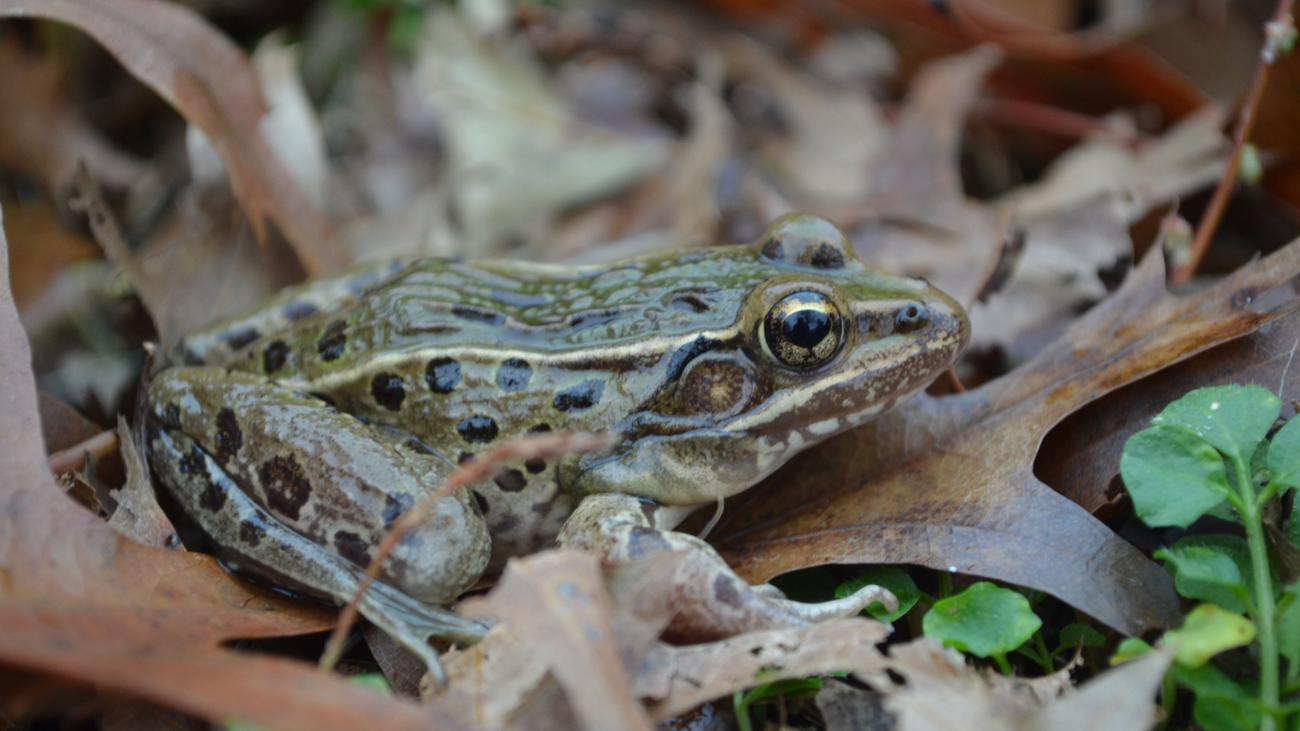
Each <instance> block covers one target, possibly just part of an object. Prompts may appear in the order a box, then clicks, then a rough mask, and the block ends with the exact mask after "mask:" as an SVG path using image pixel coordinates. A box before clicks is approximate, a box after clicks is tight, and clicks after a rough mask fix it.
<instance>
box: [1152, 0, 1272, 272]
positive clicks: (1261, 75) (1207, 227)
mask: <svg viewBox="0 0 1300 731" xmlns="http://www.w3.org/2000/svg"><path fill="white" fill-rule="evenodd" d="M1292 4H1293V0H1278V3H1277V9H1276V10H1275V11H1274V12H1273V20H1272V21H1270V22H1269V23H1268V24H1267V25H1266V26H1265V29H1264V36H1265V38H1264V47H1263V48H1262V49H1261V50H1260V52H1259V64H1258V65H1257V66H1256V67H1255V78H1253V79H1252V80H1251V82H1250V89H1249V91H1247V92H1246V99H1245V101H1243V102H1242V104H1241V111H1239V112H1238V113H1237V129H1236V132H1235V134H1234V135H1233V140H1232V155H1231V156H1230V157H1229V158H1228V166H1227V168H1225V169H1224V171H1223V175H1222V176H1221V177H1220V178H1219V186H1218V187H1217V188H1215V189H1214V195H1213V196H1212V197H1211V198H1210V205H1209V206H1208V207H1207V208H1206V209H1205V214H1204V215H1203V216H1201V221H1200V223H1199V224H1198V225H1197V227H1196V238H1195V240H1193V242H1192V250H1191V252H1189V253H1188V255H1187V264H1186V265H1185V266H1182V267H1180V268H1178V269H1176V270H1174V273H1173V275H1172V276H1171V277H1170V280H1171V281H1173V282H1175V283H1181V282H1186V281H1188V280H1190V279H1191V278H1192V275H1193V274H1195V273H1196V270H1197V268H1198V267H1199V266H1200V265H1201V259H1202V258H1204V257H1205V252H1206V251H1207V250H1208V249H1209V248H1210V239H1212V238H1213V237H1214V232H1215V231H1216V230H1217V229H1218V227H1219V221H1220V220H1221V219H1222V218H1223V212H1224V210H1225V209H1227V207H1228V199H1229V198H1231V197H1232V191H1233V189H1234V188H1235V187H1236V185H1237V166H1238V165H1240V164H1241V153H1242V150H1244V149H1245V148H1246V140H1248V139H1250V131H1251V129H1252V128H1254V126H1255V117H1256V115H1255V112H1256V111H1257V110H1258V109H1259V102H1260V100H1261V99H1263V98H1264V89H1265V87H1267V86H1268V77H1269V74H1270V72H1271V71H1272V70H1273V63H1274V62H1275V61H1276V60H1277V57H1278V53H1279V50H1280V49H1279V45H1280V42H1281V39H1282V36H1283V35H1284V33H1285V32H1286V29H1288V28H1291V27H1292V25H1291V22H1290V19H1291V6H1292Z"/></svg>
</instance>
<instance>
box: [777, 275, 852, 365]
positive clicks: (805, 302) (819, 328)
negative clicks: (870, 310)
mask: <svg viewBox="0 0 1300 731" xmlns="http://www.w3.org/2000/svg"><path fill="white" fill-rule="evenodd" d="M761 333H762V341H763V349H764V350H766V351H767V352H768V353H769V354H770V355H771V356H772V357H773V358H775V359H776V361H777V362H778V363H780V364H782V365H784V366H787V367H790V368H796V369H799V370H807V369H809V368H816V367H817V366H820V365H822V364H823V363H826V362H827V361H829V360H830V359H831V358H834V357H835V354H836V353H838V352H839V351H840V346H841V345H842V344H843V343H844V318H843V317H841V316H840V311H839V309H838V308H836V307H835V303H834V302H831V301H830V299H829V298H828V297H826V295H824V294H821V293H819V292H796V293H794V294H792V295H788V296H787V297H785V299H782V300H781V301H780V302H777V303H776V304H775V305H773V306H772V309H771V310H768V313H767V317H765V318H763V327H762V330H761Z"/></svg>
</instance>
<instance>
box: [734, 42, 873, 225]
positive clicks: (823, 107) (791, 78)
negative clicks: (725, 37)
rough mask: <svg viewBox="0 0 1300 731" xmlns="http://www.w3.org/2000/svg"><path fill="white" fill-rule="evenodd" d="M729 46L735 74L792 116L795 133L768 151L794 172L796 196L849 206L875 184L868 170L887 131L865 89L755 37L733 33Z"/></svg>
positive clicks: (784, 170) (787, 172) (784, 173)
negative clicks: (807, 68) (833, 81)
mask: <svg viewBox="0 0 1300 731" xmlns="http://www.w3.org/2000/svg"><path fill="white" fill-rule="evenodd" d="M723 50H724V51H725V52H726V54H727V57H728V66H729V67H730V70H731V71H732V73H733V74H737V75H739V76H740V77H741V78H742V79H746V80H752V83H755V84H758V85H760V86H762V87H763V88H765V89H766V90H767V91H768V92H769V93H770V94H772V96H773V97H774V101H775V102H776V103H777V104H778V105H779V106H780V108H781V111H782V113H783V116H784V117H785V118H787V119H788V123H789V126H790V133H789V136H788V137H787V138H785V139H778V140H771V141H769V142H768V143H767V145H766V150H765V157H768V158H770V159H771V160H772V162H773V164H775V165H776V166H777V167H778V168H779V170H780V172H781V177H783V178H788V179H789V184H790V185H791V186H792V187H793V188H794V190H793V191H791V194H790V197H791V198H793V199H794V200H797V201H799V202H800V203H805V202H810V201H820V202H822V203H824V204H831V205H835V204H840V205H845V204H849V203H852V202H854V201H858V200H861V199H862V198H864V197H866V196H867V195H868V194H869V193H870V192H871V191H873V190H875V188H874V186H873V185H872V179H871V176H870V175H869V174H868V171H869V170H871V169H872V166H873V164H876V161H877V160H878V159H879V158H880V157H881V156H882V152H883V151H884V148H885V145H886V144H887V140H888V137H889V130H888V128H887V127H886V125H885V121H884V120H883V119H882V116H881V113H880V109H879V107H878V106H877V105H876V102H875V101H874V100H873V99H872V98H871V95H870V94H869V93H868V92H867V90H866V89H865V88H863V87H861V86H859V85H846V86H844V87H842V88H840V87H835V86H832V85H830V84H827V83H825V82H822V81H819V80H818V79H816V78H813V77H810V76H809V75H807V74H806V73H803V72H802V71H801V70H799V69H796V68H795V67H794V66H792V65H790V64H788V63H786V62H785V61H783V60H782V59H780V58H778V57H776V56H775V55H774V54H772V53H771V52H770V51H769V50H768V49H767V48H766V47H764V46H763V45H760V44H758V43H756V42H754V41H751V40H747V39H729V41H728V42H726V44H725V45H724V46H723Z"/></svg>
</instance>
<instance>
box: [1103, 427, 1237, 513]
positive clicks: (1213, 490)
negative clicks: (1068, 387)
mask: <svg viewBox="0 0 1300 731" xmlns="http://www.w3.org/2000/svg"><path fill="white" fill-rule="evenodd" d="M1119 471H1120V475H1121V476H1123V478H1124V486H1125V487H1126V488H1128V493H1129V496H1130V497H1132V498H1133V509H1134V510H1135V511H1136V512H1137V515H1138V517H1139V518H1141V519H1142V522H1143V523H1146V524H1147V525H1149V526H1152V527H1164V526H1178V527H1180V528H1186V527H1187V526H1189V525H1191V524H1192V523H1193V522H1195V521H1196V519H1197V518H1199V517H1201V516H1202V515H1204V514H1205V513H1206V512H1208V511H1209V510H1211V509H1213V508H1214V507H1216V506H1218V505H1219V504H1220V503H1221V502H1223V500H1224V499H1225V498H1226V497H1227V495H1228V476H1227V473H1226V472H1225V471H1224V468H1223V457H1222V456H1220V454H1219V453H1218V452H1217V451H1215V449H1214V447H1212V446H1210V444H1209V443H1208V442H1206V441H1205V440H1203V439H1200V438H1198V437H1196V436H1195V435H1194V434H1191V433H1190V432H1187V431H1185V430H1183V429H1180V428H1176V427H1171V426H1153V427H1149V428H1147V429H1143V430H1142V431H1140V432H1138V433H1137V434H1134V435H1133V436H1132V437H1130V438H1129V440H1128V443H1126V444H1125V445H1124V452H1123V454H1122V455H1121V456H1120V460H1119Z"/></svg>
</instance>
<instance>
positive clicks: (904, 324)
mask: <svg viewBox="0 0 1300 731" xmlns="http://www.w3.org/2000/svg"><path fill="white" fill-rule="evenodd" d="M929 322H930V311H929V309H928V308H927V307H925V306H924V305H921V304H917V303H915V302H910V303H908V304H906V305H904V306H903V308H902V309H900V310H899V311H898V313H897V314H895V315H894V329H895V330H897V331H898V332H913V331H915V330H920V329H921V328H923V327H925V326H926V325H927V324H928V323H929Z"/></svg>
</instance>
